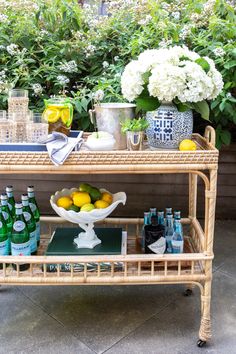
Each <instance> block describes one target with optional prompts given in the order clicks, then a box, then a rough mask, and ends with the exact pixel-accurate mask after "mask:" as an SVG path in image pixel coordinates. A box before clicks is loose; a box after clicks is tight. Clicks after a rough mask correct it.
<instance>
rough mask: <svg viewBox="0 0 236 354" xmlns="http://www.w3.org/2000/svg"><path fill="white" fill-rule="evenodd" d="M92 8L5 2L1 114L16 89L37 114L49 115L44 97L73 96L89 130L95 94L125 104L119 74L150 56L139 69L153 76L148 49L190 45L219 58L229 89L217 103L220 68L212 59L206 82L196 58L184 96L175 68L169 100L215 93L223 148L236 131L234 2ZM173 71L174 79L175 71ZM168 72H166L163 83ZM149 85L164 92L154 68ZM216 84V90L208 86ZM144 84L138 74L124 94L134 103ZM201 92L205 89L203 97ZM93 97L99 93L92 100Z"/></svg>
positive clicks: (69, 2) (133, 1)
mask: <svg viewBox="0 0 236 354" xmlns="http://www.w3.org/2000/svg"><path fill="white" fill-rule="evenodd" d="M92 3H93V5H92V6H89V5H86V6H84V7H83V8H82V7H81V6H80V5H79V4H78V0H0V109H6V107H7V91H8V89H9V88H11V87H22V88H26V89H28V90H29V93H30V108H31V109H34V110H37V111H39V110H43V105H44V103H43V100H44V99H46V98H49V97H50V96H52V95H58V94H65V95H67V96H70V97H73V98H74V105H75V119H74V127H75V128H77V127H79V128H82V129H84V130H86V129H90V128H91V126H90V120H89V118H88V113H87V111H88V109H89V108H90V107H91V102H93V101H94V99H95V98H96V97H97V95H98V96H99V98H101V97H102V95H101V92H102V91H103V92H104V98H103V100H104V101H114V100H115V101H122V100H124V98H123V96H122V93H121V75H122V73H123V71H124V68H125V67H126V65H127V64H128V63H130V62H131V61H132V60H133V61H136V60H137V59H138V57H139V58H141V55H140V53H143V52H145V53H146V54H145V55H146V57H145V58H144V55H143V62H145V65H143V67H142V68H140V70H141V71H142V72H143V70H144V71H147V70H148V69H147V67H148V65H149V61H150V60H152V58H151V57H150V56H151V54H150V53H148V52H147V49H158V50H159V49H162V50H165V49H168V48H169V47H174V46H179V47H180V46H182V45H186V46H187V47H188V48H189V49H190V51H194V52H195V53H197V55H199V56H201V57H209V58H210V59H211V60H213V61H214V63H215V66H216V68H217V70H218V71H219V72H220V73H221V75H222V76H223V81H224V88H223V91H222V92H221V93H220V94H219V95H218V96H217V98H215V99H214V97H216V94H217V90H218V87H219V85H220V84H221V79H220V76H218V77H216V76H215V77H214V79H213V77H211V75H214V73H215V70H214V66H213V64H212V62H211V61H210V59H209V60H208V59H207V60H208V62H209V65H210V68H213V69H212V70H213V71H212V70H211V69H210V70H209V72H208V73H207V76H209V81H208V82H206V80H205V76H204V75H205V74H206V73H204V74H203V73H202V71H201V75H196V74H194V73H193V72H192V68H193V66H195V68H196V65H197V64H194V61H195V60H196V58H192V57H191V58H190V59H191V61H190V62H191V63H188V65H185V75H186V76H188V78H189V79H188V80H189V83H190V82H191V85H190V84H189V85H190V86H189V89H188V90H186V89H185V90H183V91H182V93H180V89H181V87H183V81H182V80H183V76H182V74H180V76H179V75H177V71H178V72H179V70H177V69H176V75H174V76H175V78H176V84H178V85H177V87H173V86H172V87H171V88H170V89H169V91H168V95H169V96H170V97H169V98H171V97H173V95H175V94H177V93H178V97H179V100H181V101H183V102H184V103H185V101H186V102H188V101H191V102H193V100H194V99H196V100H197V99H198V98H199V99H201V98H203V97H204V95H205V91H207V92H208V91H211V92H212V96H211V107H210V108H211V109H210V120H211V122H212V125H214V127H215V128H216V129H217V136H218V145H220V144H221V143H222V142H223V143H229V141H230V137H231V133H232V134H234V131H235V126H236V114H235V112H236V109H235V103H236V87H235V85H236V84H235V82H236V77H235V67H236V49H235V40H236V35H235V22H236V18H235V5H234V1H231V0H176V1H170V0H166V1H164V0H158V1H157V0H107V16H99V11H98V3H100V1H99V0H93V1H92ZM153 53H154V52H153ZM163 53H164V52H163ZM195 56H196V54H195ZM154 57H155V56H154ZM173 60H174V58H173ZM132 65H134V66H135V64H130V66H129V70H130V75H131V71H132ZM169 65H177V64H175V63H174V62H172V63H171V64H169ZM197 69H198V71H199V70H200V69H201V68H200V69H199V68H198V67H197ZM127 70H128V69H127ZM203 71H204V70H203ZM181 72H182V71H181ZM171 73H172V76H173V70H172V71H171ZM166 74H167V71H166V70H165V71H163V73H162V75H163V79H162V80H161V81H163V80H164V77H165V75H166ZM196 77H197V84H196V83H195V79H196ZM177 78H178V79H177ZM122 80H123V79H122ZM149 81H150V90H151V91H152V92H153V94H154V96H153V99H156V96H158V95H160V93H159V92H158V90H159V88H158V87H157V83H158V82H160V76H159V75H158V72H156V71H155V70H153V73H152V77H151V78H150V80H149ZM213 81H214V83H215V86H214V87H212V85H211V84H210V82H211V83H212V82H213ZM162 84H163V82H162ZM166 85H167V83H166ZM144 86H145V78H143V77H142V75H141V74H138V75H137V77H136V78H135V81H134V80H133V81H132V80H130V82H129V84H128V85H127V87H126V88H125V90H127V95H130V96H129V97H130V98H131V99H132V97H131V92H132V95H133V99H134V98H135V96H136V95H139V94H141V92H142V90H143V87H144ZM199 87H201V88H202V92H200V91H198V92H197V90H198V88H199ZM206 87H207V88H206ZM203 88H206V90H205V89H204V90H203ZM99 90H100V91H99ZM95 92H98V93H99V94H95V96H94V95H93V93H95ZM197 95H199V97H197ZM158 97H160V99H161V96H158ZM208 98H210V97H208ZM195 118H196V119H195V122H197V121H198V117H197V116H196V117H195ZM200 122H201V123H200V125H201V126H202V121H201V120H200ZM235 135H236V134H235Z"/></svg>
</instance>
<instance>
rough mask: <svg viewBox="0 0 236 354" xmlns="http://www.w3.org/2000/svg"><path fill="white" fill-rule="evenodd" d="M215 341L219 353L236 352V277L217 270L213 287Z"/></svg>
mask: <svg viewBox="0 0 236 354" xmlns="http://www.w3.org/2000/svg"><path fill="white" fill-rule="evenodd" d="M212 315H213V340H212V341H213V343H214V347H215V348H216V350H218V351H219V353H227V352H230V353H236V333H235V328H236V279H233V278H232V277H228V276H226V275H224V274H222V273H221V272H220V271H217V272H215V274H214V278H213V287H212Z"/></svg>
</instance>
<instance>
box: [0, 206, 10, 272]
mask: <svg viewBox="0 0 236 354" xmlns="http://www.w3.org/2000/svg"><path fill="white" fill-rule="evenodd" d="M7 255H9V238H8V230H7V224H6V222H5V219H4V217H3V215H2V208H1V206H0V256H7ZM2 268H3V265H2V263H0V269H2Z"/></svg>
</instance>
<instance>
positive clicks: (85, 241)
mask: <svg viewBox="0 0 236 354" xmlns="http://www.w3.org/2000/svg"><path fill="white" fill-rule="evenodd" d="M77 190H78V189H77V188H71V189H67V188H65V189H63V190H62V191H58V192H56V193H55V194H54V195H52V196H51V199H50V203H51V206H52V208H53V209H54V210H55V212H56V213H57V214H58V215H59V216H61V217H62V218H63V219H65V220H68V221H70V222H73V223H75V224H79V226H80V227H81V228H82V229H84V230H85V232H82V233H80V234H79V235H78V237H77V238H76V239H75V240H74V242H75V243H76V244H77V247H78V248H94V247H95V246H96V245H98V244H99V243H101V241H100V240H99V239H98V237H97V236H96V234H95V232H94V230H93V227H94V222H96V221H100V220H103V219H105V218H106V217H107V216H108V215H110V214H111V213H112V212H113V211H114V210H115V209H116V207H117V206H118V205H119V204H120V203H122V204H123V205H125V203H126V199H127V197H126V194H125V192H119V193H115V194H112V197H113V202H112V204H111V205H109V206H108V207H107V208H104V209H93V210H91V211H88V212H86V211H79V212H75V211H74V210H65V209H64V208H62V207H58V206H57V204H56V202H57V200H58V199H59V198H60V197H65V196H69V195H70V194H71V193H73V192H75V191H77ZM100 192H101V193H103V192H108V191H107V190H106V189H100ZM108 193H110V192H108ZM110 194H111V193H110Z"/></svg>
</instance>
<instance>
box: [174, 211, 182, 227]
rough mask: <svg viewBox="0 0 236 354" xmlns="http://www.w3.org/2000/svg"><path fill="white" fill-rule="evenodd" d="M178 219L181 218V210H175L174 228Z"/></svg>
mask: <svg viewBox="0 0 236 354" xmlns="http://www.w3.org/2000/svg"><path fill="white" fill-rule="evenodd" d="M176 220H181V211H179V210H175V211H174V230H175V227H176Z"/></svg>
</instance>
